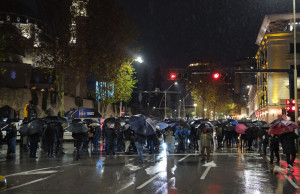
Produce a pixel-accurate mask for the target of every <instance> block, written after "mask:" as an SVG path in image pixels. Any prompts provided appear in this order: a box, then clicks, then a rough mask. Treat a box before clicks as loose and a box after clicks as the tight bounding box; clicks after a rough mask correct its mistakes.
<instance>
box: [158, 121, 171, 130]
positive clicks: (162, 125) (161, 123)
mask: <svg viewBox="0 0 300 194" xmlns="http://www.w3.org/2000/svg"><path fill="white" fill-rule="evenodd" d="M157 125H158V127H159V129H160V130H164V129H165V128H167V127H168V126H169V125H168V124H167V123H163V122H159V123H157Z"/></svg>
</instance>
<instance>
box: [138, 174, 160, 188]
mask: <svg viewBox="0 0 300 194" xmlns="http://www.w3.org/2000/svg"><path fill="white" fill-rule="evenodd" d="M157 177H159V174H157V175H155V176H154V177H152V178H151V179H149V180H147V181H146V182H144V183H143V184H141V185H140V186H138V187H137V188H136V189H142V188H143V187H145V186H146V185H148V184H149V183H151V182H152V181H153V180H154V179H156V178H157Z"/></svg>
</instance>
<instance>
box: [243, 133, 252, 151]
mask: <svg viewBox="0 0 300 194" xmlns="http://www.w3.org/2000/svg"><path fill="white" fill-rule="evenodd" d="M245 132H246V135H247V141H248V151H253V149H252V142H253V138H254V129H253V127H249V128H248V129H246V131H245Z"/></svg>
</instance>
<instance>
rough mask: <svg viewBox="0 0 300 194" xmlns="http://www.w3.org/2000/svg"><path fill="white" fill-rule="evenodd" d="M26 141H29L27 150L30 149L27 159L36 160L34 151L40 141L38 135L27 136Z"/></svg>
mask: <svg viewBox="0 0 300 194" xmlns="http://www.w3.org/2000/svg"><path fill="white" fill-rule="evenodd" d="M28 140H29V144H30V145H29V149H30V153H29V157H30V158H37V157H36V151H37V148H38V143H39V141H40V134H39V133H35V134H31V135H28Z"/></svg>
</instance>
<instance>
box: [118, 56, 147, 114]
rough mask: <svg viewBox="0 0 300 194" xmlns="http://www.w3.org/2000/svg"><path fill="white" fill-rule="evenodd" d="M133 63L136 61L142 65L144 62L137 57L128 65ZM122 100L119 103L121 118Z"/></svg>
mask: <svg viewBox="0 0 300 194" xmlns="http://www.w3.org/2000/svg"><path fill="white" fill-rule="evenodd" d="M134 61H137V62H138V63H143V62H144V60H143V58H142V57H140V56H139V57H137V58H135V59H132V61H131V62H130V63H129V65H131V64H132V63H133V62H134ZM122 106H123V105H122V99H121V101H120V116H122Z"/></svg>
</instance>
